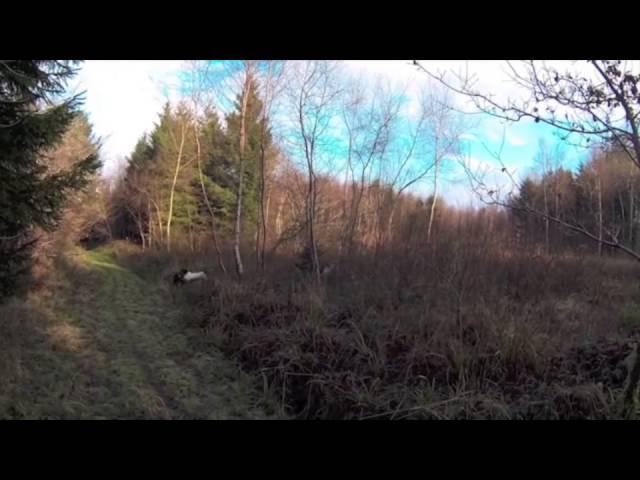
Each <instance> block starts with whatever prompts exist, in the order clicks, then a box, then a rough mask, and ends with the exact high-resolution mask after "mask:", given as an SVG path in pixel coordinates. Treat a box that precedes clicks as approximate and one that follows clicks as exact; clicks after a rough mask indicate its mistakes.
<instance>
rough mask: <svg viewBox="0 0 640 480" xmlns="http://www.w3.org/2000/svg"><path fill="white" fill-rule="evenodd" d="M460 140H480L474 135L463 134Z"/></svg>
mask: <svg viewBox="0 0 640 480" xmlns="http://www.w3.org/2000/svg"><path fill="white" fill-rule="evenodd" d="M460 139H461V140H468V141H469V142H476V141H477V140H478V137H476V136H475V135H474V134H472V133H463V134H462V135H460Z"/></svg>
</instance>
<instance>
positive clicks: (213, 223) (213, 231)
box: [195, 130, 227, 275]
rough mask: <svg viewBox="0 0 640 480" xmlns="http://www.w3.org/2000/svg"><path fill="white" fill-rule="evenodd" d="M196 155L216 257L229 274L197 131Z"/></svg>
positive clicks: (222, 268)
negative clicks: (221, 249) (218, 233)
mask: <svg viewBox="0 0 640 480" xmlns="http://www.w3.org/2000/svg"><path fill="white" fill-rule="evenodd" d="M195 136H196V155H197V157H198V175H199V178H200V188H201V189H202V198H203V199H204V203H205V205H206V206H207V210H208V211H209V216H210V217H211V237H212V239H213V247H214V248H215V250H216V256H217V258H218V266H219V267H220V270H222V273H224V274H225V275H226V274H227V269H226V268H225V266H224V261H223V260H222V252H221V251H220V245H219V244H218V235H217V233H216V219H215V215H214V213H213V208H212V207H211V203H210V202H209V195H208V194H207V189H206V188H205V186H204V175H203V174H202V158H201V157H202V155H201V150H200V135H199V132H198V131H197V130H196V132H195Z"/></svg>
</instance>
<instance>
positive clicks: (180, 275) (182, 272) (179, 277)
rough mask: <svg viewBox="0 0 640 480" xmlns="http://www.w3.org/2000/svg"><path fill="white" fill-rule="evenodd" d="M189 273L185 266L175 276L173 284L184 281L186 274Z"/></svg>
mask: <svg viewBox="0 0 640 480" xmlns="http://www.w3.org/2000/svg"><path fill="white" fill-rule="evenodd" d="M186 274H187V270H186V269H185V268H183V269H182V270H180V271H179V272H178V273H176V274H175V275H174V276H173V284H174V285H178V284H181V283H184V276H185V275H186Z"/></svg>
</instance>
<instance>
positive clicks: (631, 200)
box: [629, 177, 635, 248]
mask: <svg viewBox="0 0 640 480" xmlns="http://www.w3.org/2000/svg"><path fill="white" fill-rule="evenodd" d="M634 216H635V210H634V205H633V178H632V177H630V178H629V246H630V247H631V248H633V247H634V245H633V240H634V238H633V237H634V235H633V226H634V225H633V219H634Z"/></svg>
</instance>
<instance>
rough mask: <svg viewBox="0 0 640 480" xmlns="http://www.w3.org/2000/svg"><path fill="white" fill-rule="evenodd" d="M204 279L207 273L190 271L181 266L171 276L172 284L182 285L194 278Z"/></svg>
mask: <svg viewBox="0 0 640 480" xmlns="http://www.w3.org/2000/svg"><path fill="white" fill-rule="evenodd" d="M206 279H207V274H206V273H204V272H190V271H188V270H187V269H185V268H183V269H182V270H180V271H179V272H178V273H176V274H175V275H174V276H173V284H174V285H184V284H185V283H190V282H193V281H195V280H206Z"/></svg>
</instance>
